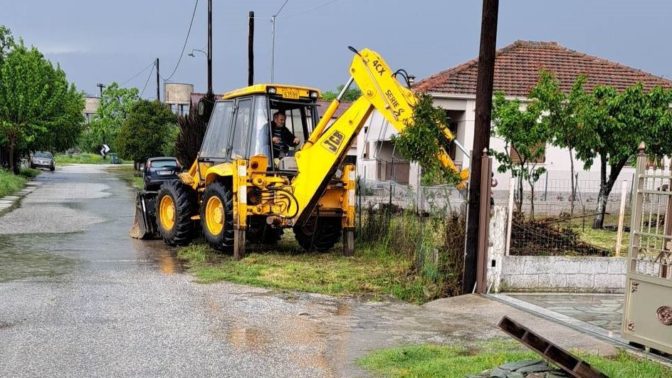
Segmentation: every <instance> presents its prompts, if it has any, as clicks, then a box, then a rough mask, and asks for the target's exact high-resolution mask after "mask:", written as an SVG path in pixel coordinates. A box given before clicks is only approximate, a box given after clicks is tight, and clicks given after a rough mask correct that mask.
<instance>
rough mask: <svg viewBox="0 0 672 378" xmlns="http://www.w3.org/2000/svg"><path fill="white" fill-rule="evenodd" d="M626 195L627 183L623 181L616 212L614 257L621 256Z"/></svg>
mask: <svg viewBox="0 0 672 378" xmlns="http://www.w3.org/2000/svg"><path fill="white" fill-rule="evenodd" d="M627 195H628V182H627V181H625V180H623V183H621V207H620V209H619V210H618V233H617V234H616V253H615V255H616V257H619V256H620V255H621V248H622V243H623V220H624V218H625V201H626V197H627Z"/></svg>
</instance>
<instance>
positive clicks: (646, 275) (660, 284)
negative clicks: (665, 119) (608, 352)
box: [623, 146, 672, 353]
mask: <svg viewBox="0 0 672 378" xmlns="http://www.w3.org/2000/svg"><path fill="white" fill-rule="evenodd" d="M670 184H672V171H670V170H669V169H667V170H665V169H655V170H654V169H648V170H647V157H646V154H645V152H644V147H643V146H641V147H640V151H639V155H638V157H637V173H636V177H635V182H634V185H635V188H636V189H635V192H634V195H633V198H632V219H631V226H630V248H629V251H628V257H627V260H626V264H627V282H626V286H625V307H624V309H623V337H624V338H625V339H626V340H628V341H630V342H633V343H637V344H641V345H644V346H646V347H649V348H653V349H656V350H659V351H662V352H665V353H672V198H671V197H672V191H671V189H670V187H671V185H670Z"/></svg>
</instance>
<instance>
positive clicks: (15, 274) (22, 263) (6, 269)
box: [0, 237, 77, 282]
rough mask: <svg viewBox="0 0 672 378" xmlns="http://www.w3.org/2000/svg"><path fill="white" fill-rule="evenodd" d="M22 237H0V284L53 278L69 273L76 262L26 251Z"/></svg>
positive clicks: (41, 252) (46, 253)
mask: <svg viewBox="0 0 672 378" xmlns="http://www.w3.org/2000/svg"><path fill="white" fill-rule="evenodd" d="M26 239H27V238H24V237H0V282H7V281H14V280H19V279H23V278H34V277H55V276H59V275H62V274H66V273H69V272H71V271H72V270H73V268H74V267H75V266H76V265H77V261H76V260H74V259H70V258H67V257H63V256H59V255H55V254H52V253H49V252H44V251H31V250H29V249H26V247H25V244H29V242H28V241H27V240H26Z"/></svg>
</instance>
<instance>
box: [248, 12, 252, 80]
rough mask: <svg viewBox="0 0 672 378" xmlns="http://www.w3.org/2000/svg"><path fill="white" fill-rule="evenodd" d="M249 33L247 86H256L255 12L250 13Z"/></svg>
mask: <svg viewBox="0 0 672 378" xmlns="http://www.w3.org/2000/svg"><path fill="white" fill-rule="evenodd" d="M249 18H250V20H249V26H248V32H247V85H252V84H254V12H252V11H250V14H249Z"/></svg>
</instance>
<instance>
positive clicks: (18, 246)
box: [0, 166, 183, 282]
mask: <svg viewBox="0 0 672 378" xmlns="http://www.w3.org/2000/svg"><path fill="white" fill-rule="evenodd" d="M37 180H38V181H39V182H40V183H41V185H40V186H39V187H38V188H37V189H36V190H35V191H34V192H33V193H30V194H29V195H27V196H26V197H24V198H23V199H22V200H21V202H20V203H19V205H18V207H17V208H15V209H14V210H13V211H11V212H9V213H7V214H5V215H4V216H3V217H0V282H2V281H10V280H16V279H25V278H31V277H35V278H36V277H41V278H45V277H59V276H62V275H64V274H68V273H70V274H72V273H73V272H75V271H77V270H86V269H104V270H107V269H126V268H128V267H129V266H133V267H135V268H152V269H156V270H158V271H160V272H161V273H164V274H173V273H178V272H181V271H182V270H183V269H182V267H181V265H180V264H179V263H178V261H177V259H176V258H175V250H174V249H173V248H170V247H168V246H166V245H165V244H163V243H161V242H160V241H150V242H139V241H136V240H133V239H130V238H128V237H127V233H128V229H129V224H130V221H131V220H132V218H131V216H132V211H133V207H132V204H133V202H132V201H133V192H132V190H131V189H130V188H128V187H127V186H126V185H125V184H124V183H123V182H121V181H119V180H117V179H115V178H114V177H112V176H109V175H108V174H107V173H106V172H105V171H104V170H100V169H97V170H94V169H91V168H88V167H81V166H77V167H75V166H66V167H64V168H63V169H59V170H58V171H57V172H55V173H51V172H43V173H42V175H40V176H39V177H38V178H37ZM60 279H63V277H61V278H60Z"/></svg>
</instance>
